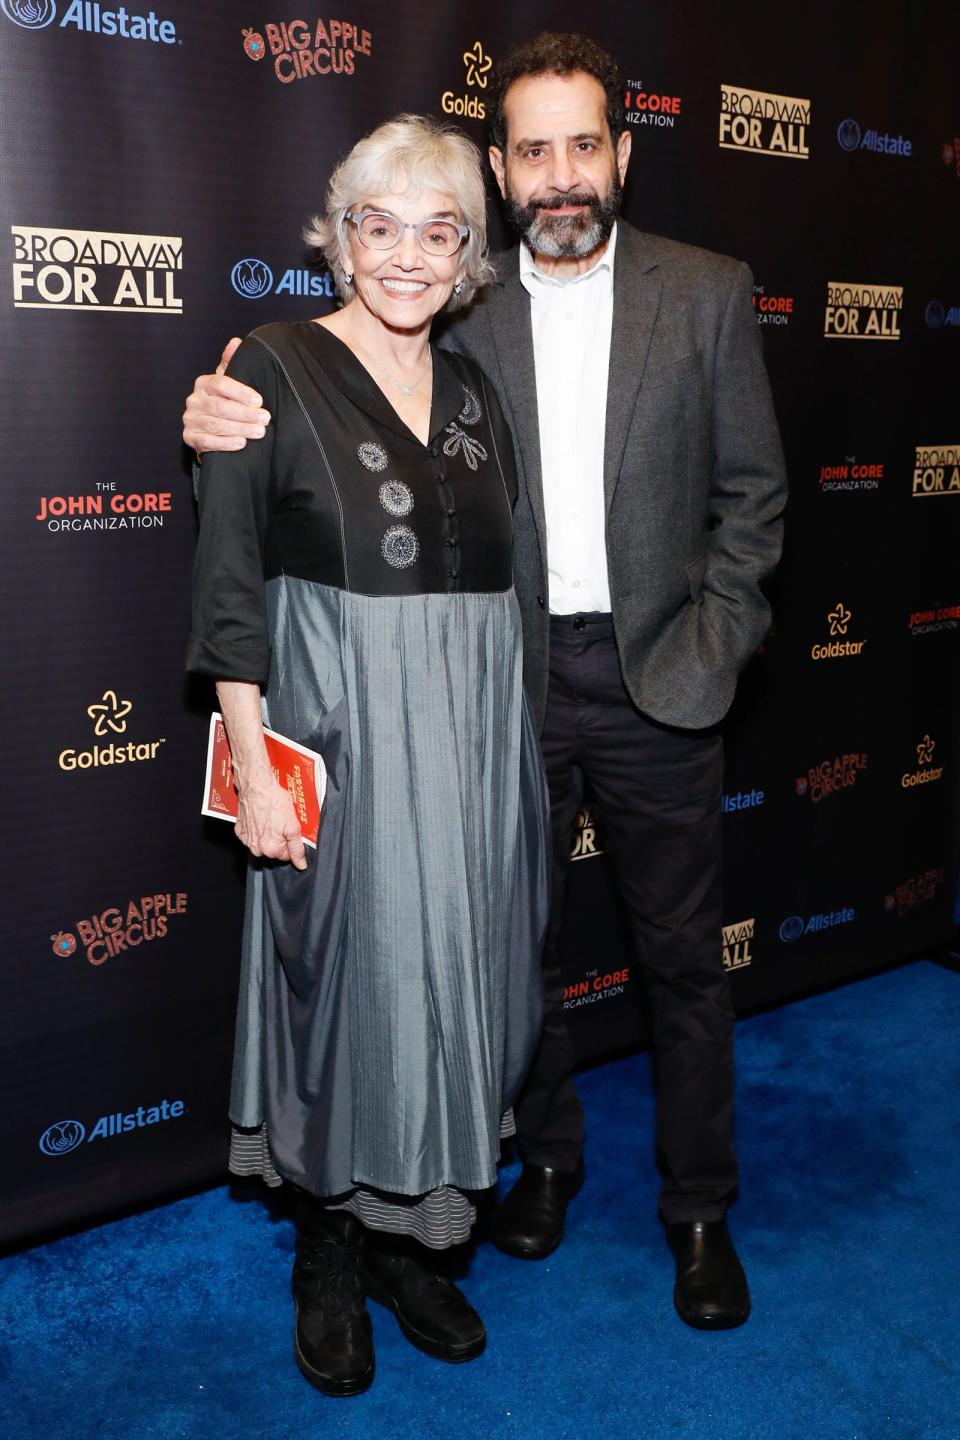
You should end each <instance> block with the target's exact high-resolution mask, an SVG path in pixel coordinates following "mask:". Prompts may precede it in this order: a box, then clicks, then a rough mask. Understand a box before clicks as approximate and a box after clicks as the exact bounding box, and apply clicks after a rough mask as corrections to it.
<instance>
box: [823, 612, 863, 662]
mask: <svg viewBox="0 0 960 1440" xmlns="http://www.w3.org/2000/svg"><path fill="white" fill-rule="evenodd" d="M852 620H853V611H852V610H849V609H848V608H847V606H846V605H844V603H843V601H842V600H838V601H837V604H836V607H835V608H834V609H833V610H830V611H828V613H827V624H828V626H829V627H830V635H831V639H830V640H829V641H827V643H826V644H823V645H820V644H818V645H812V646H811V647H810V658H811V660H837V659H840V658H842V657H845V656H849V655H862V654H863V647H864V645H866V643H867V642H866V640H849V639H847V638H846V636H847V632H848V630H849V628H850V623H851V621H852Z"/></svg>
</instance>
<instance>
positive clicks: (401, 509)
mask: <svg viewBox="0 0 960 1440" xmlns="http://www.w3.org/2000/svg"><path fill="white" fill-rule="evenodd" d="M380 504H381V505H382V506H383V508H384V510H386V511H387V513H388V514H389V515H409V514H410V511H411V510H412V509H413V491H412V490H411V489H410V486H409V485H405V484H404V483H403V481H402V480H384V482H383V484H382V485H381V486H380Z"/></svg>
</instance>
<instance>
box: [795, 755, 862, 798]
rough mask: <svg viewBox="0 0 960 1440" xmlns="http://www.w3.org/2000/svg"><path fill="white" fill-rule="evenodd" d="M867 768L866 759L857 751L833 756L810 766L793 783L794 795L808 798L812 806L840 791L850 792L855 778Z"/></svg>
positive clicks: (855, 781) (855, 780)
mask: <svg viewBox="0 0 960 1440" xmlns="http://www.w3.org/2000/svg"><path fill="white" fill-rule="evenodd" d="M866 768H867V757H866V755H865V754H863V753H862V752H861V751H859V750H854V751H852V752H850V753H849V754H846V755H834V756H833V757H832V758H830V759H827V760H821V761H820V762H819V764H817V765H811V766H810V768H809V769H808V771H807V773H806V774H805V775H801V776H799V777H798V778H797V780H796V781H795V782H794V789H795V790H796V793H797V794H798V795H799V796H801V797H804V798H808V799H809V800H811V801H812V803H813V804H814V805H819V804H820V802H821V800H826V799H827V798H828V796H830V795H839V793H840V791H841V790H852V789H853V787H854V785H856V783H857V777H858V776H859V775H860V774H862V772H863V771H864V770H866Z"/></svg>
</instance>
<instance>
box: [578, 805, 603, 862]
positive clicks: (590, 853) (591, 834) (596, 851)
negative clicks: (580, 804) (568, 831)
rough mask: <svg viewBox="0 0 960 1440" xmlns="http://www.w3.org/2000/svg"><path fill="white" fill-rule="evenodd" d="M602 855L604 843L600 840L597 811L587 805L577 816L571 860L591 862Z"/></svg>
mask: <svg viewBox="0 0 960 1440" xmlns="http://www.w3.org/2000/svg"><path fill="white" fill-rule="evenodd" d="M602 854H603V841H602V839H601V838H600V833H599V827H598V824H597V814H596V810H595V808H594V807H593V806H592V805H587V806H585V807H584V808H583V809H582V810H581V811H580V813H579V815H578V816H577V823H576V827H575V829H574V832H573V845H572V846H571V849H570V859H571V860H591V859H592V858H593V857H594V856H595V855H602Z"/></svg>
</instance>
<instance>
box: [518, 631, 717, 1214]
mask: <svg viewBox="0 0 960 1440" xmlns="http://www.w3.org/2000/svg"><path fill="white" fill-rule="evenodd" d="M542 743H543V755H544V761H545V764H546V771H547V781H548V785H549V788H550V805H551V821H552V832H553V899H552V906H551V915H550V923H549V927H548V931H547V940H546V945H545V950H544V982H545V990H546V1010H545V1017H544V1028H543V1036H542V1039H541V1043H540V1047H539V1049H538V1051H537V1054H536V1056H535V1058H534V1062H533V1065H532V1067H531V1070H530V1073H529V1076H528V1078H527V1081H526V1084H525V1086H524V1090H523V1093H522V1095H521V1097H520V1101H519V1104H518V1105H517V1107H516V1119H517V1139H518V1144H519V1147H520V1151H521V1154H522V1155H523V1158H524V1159H525V1160H526V1161H527V1162H528V1163H529V1164H533V1165H550V1166H553V1167H555V1168H557V1169H561V1170H571V1169H573V1168H574V1167H575V1166H576V1164H577V1162H578V1160H579V1158H580V1155H581V1153H582V1149H583V1110H582V1107H581V1105H580V1101H579V1098H578V1096H577V1093H576V1090H575V1088H574V1084H573V1067H574V1054H573V1048H572V1044H571V1041H570V1035H569V1032H568V1030H567V1023H566V1019H565V1016H564V1011H563V979H562V976H561V972H560V930H561V924H562V917H563V904H564V895H565V890H566V882H567V875H568V871H569V864H570V847H571V843H572V836H573V829H574V825H575V823H576V818H577V813H578V811H579V809H580V807H581V802H582V798H583V788H584V780H585V779H586V780H587V781H588V782H589V784H590V788H591V790H592V791H593V794H594V795H595V796H596V799H597V801H598V803H599V807H600V814H601V823H602V828H603V833H604V837H605V840H606V846H607V849H608V851H609V853H610V855H611V857H612V860H613V864H614V868H615V873H616V880H617V888H618V891H619V893H620V896H621V897H622V900H623V902H624V905H625V908H626V912H627V916H628V919H629V925H630V932H631V937H632V940H633V945H634V950H635V952H636V961H637V965H638V968H639V973H640V975H641V977H642V982H643V985H644V988H645V991H646V994H647V997H648V999H649V1010H650V1022H651V1034H652V1047H653V1057H654V1073H655V1078H656V1095H657V1137H656V1138H657V1148H658V1153H659V1160H660V1165H661V1171H662V1174H663V1187H662V1190H661V1197H660V1213H661V1215H662V1216H663V1218H664V1219H665V1220H667V1221H682V1220H715V1219H719V1218H720V1217H721V1216H722V1215H723V1213H724V1211H725V1209H726V1207H727V1205H728V1203H729V1201H730V1199H731V1197H732V1195H733V1192H734V1190H735V1189H736V1183H737V1162H736V1156H735V1153H734V1150H733V1145H732V1142H731V1131H732V1124H733V1028H734V1014H733V1007H732V1005H731V1001H730V993H729V983H728V980H727V976H726V972H725V971H724V968H723V961H722V953H721V937H720V930H721V904H720V884H721V874H720V824H721V788H722V781H723V748H722V741H721V739H720V736H719V734H718V733H717V732H716V731H715V730H709V731H701V730H677V729H673V728H671V727H669V726H665V725H659V724H657V723H656V722H655V721H653V720H650V719H648V718H647V717H646V716H645V715H643V714H641V712H640V711H639V710H638V709H637V708H636V706H635V705H634V704H633V702H632V700H631V699H630V697H629V695H628V694H627V691H626V688H625V686H624V683H623V676H622V674H621V670H620V661H619V657H618V655H617V649H616V644H615V641H614V634H613V622H612V620H611V618H610V616H609V615H587V614H585V615H565V616H552V617H551V621H550V684H549V690H548V694H547V712H546V724H545V727H544V732H543V742H542Z"/></svg>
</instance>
